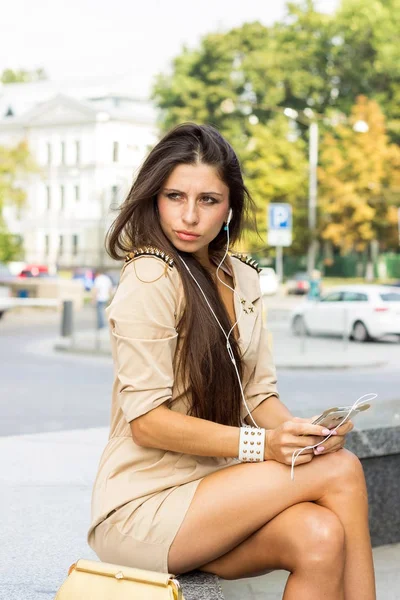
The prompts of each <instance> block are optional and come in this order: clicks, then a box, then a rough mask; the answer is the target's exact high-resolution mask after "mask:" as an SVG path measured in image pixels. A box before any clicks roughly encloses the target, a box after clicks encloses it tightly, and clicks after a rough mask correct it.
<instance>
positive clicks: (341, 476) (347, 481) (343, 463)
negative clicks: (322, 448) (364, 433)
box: [321, 448, 365, 492]
mask: <svg viewBox="0 0 400 600" xmlns="http://www.w3.org/2000/svg"><path fill="white" fill-rule="evenodd" d="M321 458H327V459H328V460H327V461H326V463H327V472H328V479H329V482H328V485H329V487H330V488H332V487H333V488H334V489H336V490H340V491H344V492H351V491H352V490H354V489H362V490H364V489H365V477H364V470H363V467H362V464H361V461H360V459H359V458H358V457H357V456H356V455H355V454H353V453H352V452H350V451H349V450H346V449H345V448H342V449H341V450H338V451H337V452H333V453H332V454H327V455H326V456H325V457H321ZM328 463H329V464H328Z"/></svg>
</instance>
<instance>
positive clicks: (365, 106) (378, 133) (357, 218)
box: [318, 96, 400, 253]
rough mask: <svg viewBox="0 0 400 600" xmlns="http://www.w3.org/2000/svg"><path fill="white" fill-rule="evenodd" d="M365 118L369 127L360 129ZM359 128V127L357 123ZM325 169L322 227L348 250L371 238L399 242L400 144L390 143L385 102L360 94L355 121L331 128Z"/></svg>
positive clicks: (324, 235)
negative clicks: (358, 129) (359, 130)
mask: <svg viewBox="0 0 400 600" xmlns="http://www.w3.org/2000/svg"><path fill="white" fill-rule="evenodd" d="M360 122H365V123H367V124H368V131H366V132H364V133H360V132H357V131H355V130H354V127H356V124H357V123H358V124H359V123H360ZM356 129H357V127H356ZM320 164H321V166H320V168H319V174H318V175H319V206H320V219H319V223H320V231H321V236H322V238H323V239H325V240H330V241H331V242H332V243H333V244H334V245H335V246H336V247H338V248H340V250H341V252H342V253H346V252H348V251H350V250H356V251H362V250H364V249H365V248H366V247H367V246H368V243H369V242H370V241H371V240H374V239H376V240H378V241H379V242H380V244H381V248H382V249H385V250H386V249H388V248H396V247H397V206H398V205H399V204H400V199H399V195H398V193H399V190H400V148H399V147H398V146H396V145H395V144H391V143H390V142H389V138H388V136H387V134H386V127H385V117H384V115H383V113H382V111H381V109H380V107H379V105H378V104H377V103H376V102H375V101H373V100H368V99H367V98H366V97H365V96H360V97H359V98H358V100H357V103H356V104H355V105H354V106H353V108H352V111H351V116H350V118H349V123H348V124H346V125H339V126H338V127H336V128H335V129H334V130H333V131H332V132H330V133H326V135H325V137H324V139H323V140H322V144H321V153H320Z"/></svg>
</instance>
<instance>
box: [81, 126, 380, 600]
mask: <svg viewBox="0 0 400 600" xmlns="http://www.w3.org/2000/svg"><path fill="white" fill-rule="evenodd" d="M252 208H254V205H253V204H252V201H251V198H250V196H249V194H248V191H247V189H246V187H245V186H244V184H243V179H242V174H241V170H240V166H239V163H238V160H237V157H236V155H235V153H234V151H233V149H232V148H231V146H230V145H229V144H228V143H227V142H226V140H224V139H223V137H222V136H221V135H220V134H219V133H218V132H217V130H215V129H214V128H212V127H210V126H198V125H194V124H191V123H189V124H183V125H181V126H179V127H177V128H175V129H174V130H173V131H171V132H170V133H168V134H167V135H166V136H165V137H164V138H163V139H162V140H161V141H160V142H159V143H158V144H157V145H156V146H155V148H154V149H153V150H152V151H151V153H150V154H149V156H148V158H147V159H146V161H145V162H144V164H143V166H142V168H141V170H140V172H139V174H138V176H137V178H136V180H135V182H134V184H133V186H132V189H131V191H130V193H129V195H128V197H127V200H126V201H125V203H124V205H123V207H122V210H121V212H120V214H119V216H118V218H117V219H116V221H115V223H114V225H113V227H112V230H111V232H110V235H109V238H108V248H109V252H110V254H111V256H112V257H114V258H120V257H121V255H123V254H124V253H127V257H126V262H125V265H124V268H123V270H122V274H121V279H120V283H119V287H118V289H117V292H116V294H115V296H114V298H113V301H112V303H111V305H110V306H109V307H108V309H107V314H108V319H109V322H110V329H111V339H112V351H113V358H114V364H115V381H114V387H113V402H112V415H111V429H110V439H109V442H108V444H107V447H106V449H105V451H104V453H103V456H102V458H101V461H100V466H99V471H98V475H97V479H96V482H95V485H94V491H93V500H92V517H93V518H92V525H91V528H90V531H89V537H88V539H89V543H90V545H91V546H92V548H93V549H94V550H95V551H96V553H97V554H98V556H99V558H100V559H101V560H103V561H106V562H111V563H116V564H124V565H128V566H135V567H138V568H144V569H150V570H154V571H164V572H167V571H168V572H171V573H175V574H178V573H184V572H186V571H189V570H193V569H200V570H203V571H207V572H210V573H215V574H217V575H219V576H221V577H223V578H226V579H236V578H240V577H249V576H252V575H259V574H261V573H263V572H266V571H269V570H274V569H286V570H287V571H289V572H290V575H289V578H288V582H287V585H286V589H285V595H284V598H285V600H293V599H295V600H302V599H307V600H313V599H314V598H315V599H316V598H324V599H325V600H330V599H332V600H340V599H346V600H356V599H357V600H359V599H360V598H362V599H363V600H373V599H374V598H375V592H374V589H375V586H374V574H373V564H372V552H371V544H370V538H369V529H368V514H367V513H368V506H367V492H366V487H365V481H364V476H363V471H362V468H361V465H360V462H359V461H358V459H357V458H356V457H355V456H354V455H353V454H351V453H350V452H348V451H347V450H345V449H343V448H342V446H343V443H344V438H345V435H346V434H347V433H348V432H349V431H350V430H351V429H352V424H351V423H347V424H345V425H343V426H342V427H341V428H340V429H339V430H338V434H337V435H336V436H333V435H332V437H330V438H329V439H328V440H327V442H326V443H325V444H324V446H323V448H321V447H320V450H321V449H322V451H317V450H314V451H313V450H311V449H309V450H305V451H304V452H303V453H302V454H301V455H300V456H299V457H298V458H297V461H296V466H295V479H294V481H292V480H291V478H290V464H291V458H292V455H293V452H294V451H295V450H298V449H301V448H306V447H307V446H312V445H315V444H317V443H318V442H320V441H321V439H323V437H321V436H325V435H326V431H325V430H324V429H323V428H322V427H321V426H318V425H313V424H312V423H311V419H310V420H309V419H300V418H296V417H293V416H292V414H291V413H290V411H289V410H288V409H287V408H286V407H285V406H284V404H282V402H281V401H280V400H279V396H278V392H277V389H276V377H275V369H274V366H273V364H272V360H271V356H270V353H269V350H268V343H267V337H266V332H265V330H264V328H263V325H262V298H261V292H260V284H259V275H258V269H257V267H256V266H255V264H254V263H253V262H251V261H249V260H246V259H245V258H243V257H238V256H235V255H232V256H225V255H226V248H227V245H229V240H231V242H232V244H234V243H235V242H236V241H237V240H238V239H239V238H240V235H241V232H242V230H243V224H244V219H245V215H246V214H248V213H249V212H250V210H249V209H252ZM219 265H221V266H220V268H219V269H218V266H219ZM232 290H233V291H232ZM237 322H238V324H236V323H237ZM233 325H235V326H234V327H233ZM229 334H230V335H229ZM227 338H229V339H228V340H227ZM242 390H243V394H242ZM244 422H246V423H247V424H248V425H250V426H255V427H254V428H253V429H246V428H244V427H242V426H243V424H244ZM246 432H247V433H246ZM246 435H250V436H251V435H256V438H254V439H257V440H258V439H259V440H260V442H259V444H258V446H257V445H256V446H250V445H248V446H245V444H246V439H245V438H246ZM250 439H253V438H250ZM250 444H251V442H250ZM239 446H240V456H241V460H240V462H239V461H238V456H239ZM245 448H259V449H260V448H263V452H262V454H261V455H260V456H259V457H258V458H259V460H257V461H254V459H253V460H252V461H251V464H250V462H248V459H247V458H246V456H249V454H247V455H246V454H245V452H246V450H245ZM249 452H250V450H249ZM253 456H256V455H255V454H252V457H253Z"/></svg>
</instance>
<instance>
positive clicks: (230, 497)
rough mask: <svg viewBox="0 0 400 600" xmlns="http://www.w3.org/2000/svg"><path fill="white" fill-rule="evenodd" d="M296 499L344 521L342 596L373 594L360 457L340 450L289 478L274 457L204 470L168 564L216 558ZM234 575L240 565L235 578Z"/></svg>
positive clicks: (176, 568)
mask: <svg viewBox="0 0 400 600" xmlns="http://www.w3.org/2000/svg"><path fill="white" fill-rule="evenodd" d="M301 502H315V503H317V504H319V505H320V506H323V507H325V508H327V509H328V510H330V511H331V512H333V513H334V514H335V515H336V516H337V517H338V519H339V520H340V522H341V523H342V525H343V528H344V532H345V545H346V557H347V559H346V566H345V575H344V578H345V584H344V585H345V588H344V589H345V598H346V600H355V599H357V600H358V599H359V598H363V600H375V591H374V590H375V586H374V574H373V564H372V552H371V546H370V541H369V531H368V519H367V499H366V489H365V481H364V476H363V472H362V467H361V464H360V462H359V460H358V459H357V458H356V457H355V456H354V455H353V454H351V453H350V452H348V451H347V450H339V451H338V452H335V453H332V454H327V455H325V456H319V457H316V458H315V459H313V460H312V461H311V462H310V463H307V464H304V465H299V466H297V467H296V468H295V480H294V481H291V479H290V468H289V467H287V466H285V465H283V464H281V463H277V462H275V461H266V462H263V463H255V464H238V465H234V466H232V467H228V468H226V469H222V470H221V471H217V472H216V473H212V474H211V475H209V476H208V477H206V478H205V479H204V480H203V481H202V482H201V483H200V485H199V487H198V488H197V491H196V494H195V496H194V498H193V501H192V503H191V505H190V507H189V510H188V512H187V514H186V516H185V519H184V521H183V523H182V526H181V528H180V530H179V531H178V533H177V535H176V537H175V539H174V541H173V543H172V545H171V548H170V553H169V569H170V571H171V572H172V573H174V572H176V573H181V572H185V571H189V570H191V569H194V568H199V567H200V566H202V565H206V564H208V563H210V562H212V561H215V560H216V559H217V558H219V557H221V556H223V555H225V554H228V553H230V551H231V550H233V548H236V547H237V546H239V544H242V543H243V542H244V541H245V540H246V539H247V538H248V537H249V536H251V535H252V534H253V533H255V532H256V531H258V530H259V529H261V528H262V527H263V526H264V525H266V524H267V523H268V522H269V521H271V519H273V518H274V517H276V516H277V515H279V514H280V513H282V511H284V510H286V509H288V508H289V507H291V506H294V505H296V504H299V503H301ZM199 531H200V532H201V536H200V535H199V533H198V532H199ZM254 558H255V557H254ZM355 565H356V567H355ZM258 568H259V565H258V563H257V569H258ZM269 568H272V569H274V568H276V567H275V566H274V564H272V565H270V564H269V563H268V561H267V562H266V564H265V565H263V570H266V569H269ZM254 574H257V572H256V571H255V573H254ZM246 575H247V570H245V576H246ZM241 576H243V574H242V572H241V571H240V565H239V566H238V570H237V572H235V573H234V578H238V577H241Z"/></svg>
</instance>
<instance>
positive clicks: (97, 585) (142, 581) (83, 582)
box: [55, 559, 184, 600]
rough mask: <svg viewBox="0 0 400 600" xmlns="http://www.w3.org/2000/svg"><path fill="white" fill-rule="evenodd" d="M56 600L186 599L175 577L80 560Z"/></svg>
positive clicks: (69, 574) (69, 572)
mask: <svg viewBox="0 0 400 600" xmlns="http://www.w3.org/2000/svg"><path fill="white" fill-rule="evenodd" d="M55 600H184V597H183V594H182V591H181V588H180V585H179V582H178V581H177V580H176V579H174V575H170V574H169V573H158V572H155V571H144V570H142V569H133V568H132V567H123V566H121V565H112V564H110V563H104V562H98V561H94V560H84V559H81V560H78V562H76V563H74V564H73V565H71V567H70V568H69V571H68V577H67V579H66V580H65V581H64V583H63V584H62V586H61V587H60V589H59V590H58V592H57V595H56V597H55Z"/></svg>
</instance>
